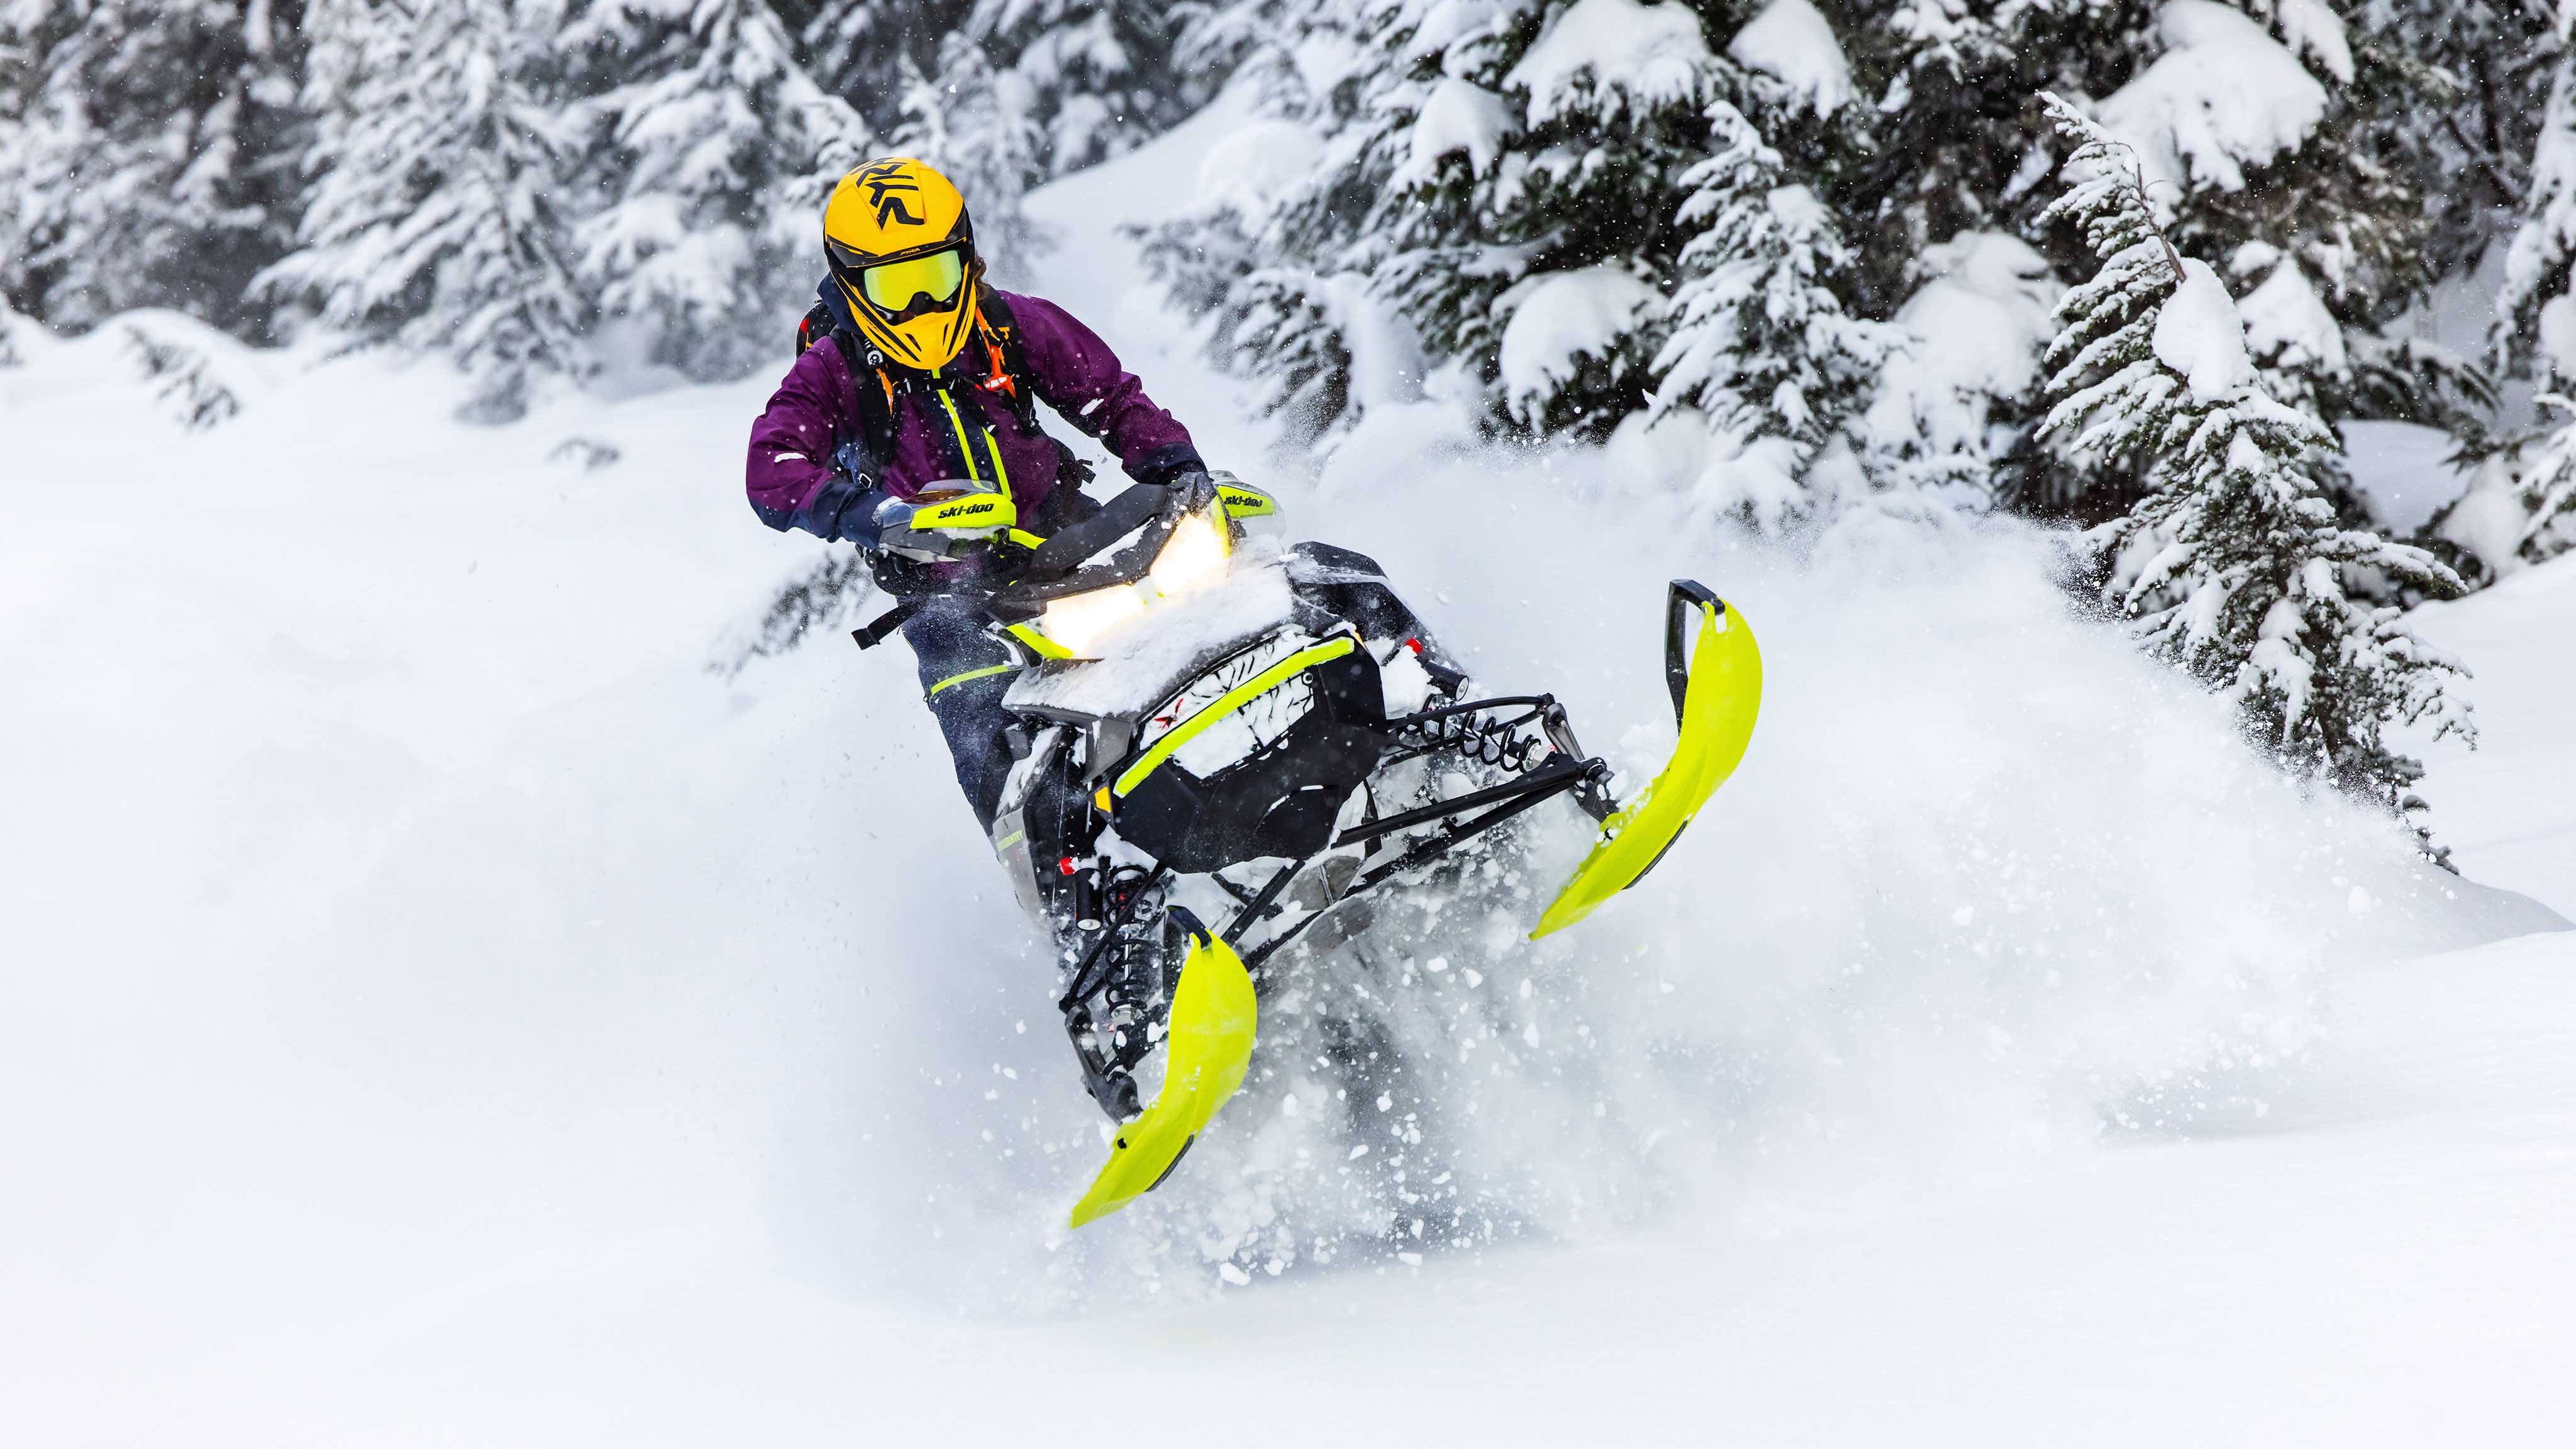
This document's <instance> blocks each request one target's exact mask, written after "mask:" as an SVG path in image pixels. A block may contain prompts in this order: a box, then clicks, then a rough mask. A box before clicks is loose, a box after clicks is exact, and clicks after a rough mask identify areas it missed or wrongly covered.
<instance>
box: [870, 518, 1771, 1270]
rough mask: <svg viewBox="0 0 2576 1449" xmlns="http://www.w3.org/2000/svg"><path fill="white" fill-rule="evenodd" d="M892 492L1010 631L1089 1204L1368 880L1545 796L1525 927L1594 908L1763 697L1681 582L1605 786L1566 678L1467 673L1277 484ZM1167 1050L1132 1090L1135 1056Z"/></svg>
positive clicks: (1555, 923)
mask: <svg viewBox="0 0 2576 1449" xmlns="http://www.w3.org/2000/svg"><path fill="white" fill-rule="evenodd" d="M888 507H889V509H890V510H891V511H892V514H893V515H894V516H885V515H881V520H882V521H883V523H884V525H885V527H884V531H883V535H882V545H881V546H882V547H884V548H886V549H888V550H889V551H892V552H894V553H897V554H898V555H901V556H904V557H908V558H910V559H913V560H916V561H922V562H937V563H940V564H942V565H945V566H946V567H947V569H948V570H949V571H950V574H951V578H950V581H949V582H948V583H947V584H946V585H945V586H944V591H950V592H959V593H967V594H970V595H972V596H973V597H974V598H975V600H976V601H977V602H978V603H979V604H980V606H981V607H982V608H983V609H984V610H985V611H986V612H987V614H988V616H989V618H990V619H991V621H992V622H991V623H990V625H989V626H988V627H989V628H990V629H991V631H992V632H993V633H994V635H995V636H996V637H997V638H999V639H1000V640H1002V641H1003V642H1004V643H1006V645H1007V646H1008V647H1009V648H1010V650H1011V651H1012V655H1013V662H1012V663H1011V664H1010V665H1007V666H1003V668H1006V669H1010V670H1014V671H1016V677H1015V678H1014V679H1013V682H1012V683H1011V685H1010V686H1009V688H1008V691H1007V693H1006V694H1005V695H1004V696H1003V705H1004V708H1005V709H1006V710H1007V711H1008V713H1009V714H1010V716H1011V717H1012V721H1013V722H1012V723H1011V724H1010V726H1009V728H1008V731H1007V742H1008V745H1009V748H1010V751H1011V754H1012V756H1013V759H1014V761H1015V763H1014V764H1013V767H1012V769H1011V772H1010V775H1009V778H1008V781H1007V783H1006V784H1005V786H1004V788H1003V791H1002V799H1001V807H1000V810H999V812H998V814H997V816H996V818H995V820H994V823H993V827H992V845H993V849H994V851H995V853H996V854H997V855H998V856H999V857H1000V859H1001V861H1002V864H1003V866H1004V867H1005V869H1006V870H1007V871H1008V873H1009V876H1010V879H1011V882H1012V885H1013V887H1014V889H1015V891H1016V893H1017V895H1018V898H1019V900H1020V902H1021V904H1022V905H1023V906H1024V907H1026V908H1027V909H1028V910H1029V912H1030V913H1031V914H1032V915H1033V916H1034V917H1035V918H1036V919H1037V920H1038V921H1039V922H1040V923H1041V925H1042V926H1043V928H1044V929H1046V930H1048V931H1049V932H1050V933H1051V934H1052V935H1053V938H1054V940H1055V942H1056V945H1057V947H1058V951H1059V964H1060V968H1061V972H1062V974H1061V977H1060V995H1059V998H1058V1000H1057V1007H1058V1009H1059V1010H1060V1011H1061V1012H1062V1014H1063V1017H1064V1022H1065V1029H1066V1033H1067V1035H1068V1036H1069V1037H1070V1039H1071V1041H1072V1044H1073V1049H1074V1054H1075V1056H1076V1058H1077V1060H1078V1061H1079V1063H1080V1065H1081V1070H1082V1075H1083V1080H1084V1084H1085V1086H1086V1087H1087V1088H1088V1090H1089V1092H1090V1094H1091V1096H1092V1098H1093V1099H1094V1100H1095V1101H1096V1102H1098V1104H1099V1105H1100V1108H1101V1110H1102V1111H1103V1112H1105V1113H1106V1114H1107V1115H1108V1116H1109V1118H1110V1120H1111V1121H1112V1122H1113V1123H1115V1124H1117V1125H1116V1128H1115V1131H1114V1134H1113V1137H1112V1146H1111V1149H1110V1157H1109V1161H1108V1163H1107V1164H1106V1165H1105V1166H1104V1167H1102V1168H1101V1170H1100V1172H1099V1174H1098V1176H1097V1177H1096V1178H1095V1179H1094V1181H1093V1182H1092V1184H1091V1186H1090V1189H1089V1191H1087V1192H1086V1193H1085V1194H1084V1195H1083V1197H1082V1199H1081V1200H1080V1202H1079V1203H1077V1204H1076V1205H1075V1207H1074V1209H1073V1212H1072V1225H1073V1226H1074V1227H1077V1228H1078V1227H1081V1226H1083V1225H1084V1224H1086V1223H1090V1222H1093V1221H1096V1220H1097V1219H1100V1218H1102V1217H1105V1216H1108V1215H1109V1214H1111V1213H1114V1212H1116V1211H1118V1210H1119V1209H1120V1208H1122V1207H1124V1206H1126V1205H1127V1204H1128V1203H1130V1202H1132V1201H1134V1200H1135V1199H1136V1198H1138V1197H1140V1196H1142V1195H1143V1194H1144V1193H1146V1192H1148V1191H1150V1190H1152V1189H1153V1188H1154V1187H1156V1186H1158V1185H1159V1184H1160V1183H1161V1182H1162V1181H1163V1180H1164V1179H1165V1178H1166V1177H1168V1176H1169V1175H1170V1174H1171V1172H1172V1171H1173V1169H1174V1168H1175V1167H1176V1166H1177V1165H1178V1164H1179V1162H1180V1159H1181V1155H1182V1154H1183V1153H1184V1152H1186V1151H1187V1150H1188V1149H1189V1147H1190V1145H1191V1144H1192V1143H1193V1142H1194V1141H1196V1139H1197V1136H1198V1134H1199V1133H1200V1132H1201V1131H1202V1130H1204V1129H1205V1128H1206V1127H1207V1125H1208V1123H1209V1122H1210V1121H1211V1120H1212V1119H1213V1118H1214V1117H1215V1115H1216V1113H1217V1111H1218V1109H1219V1108H1221V1107H1222V1106H1223V1105H1224V1104H1225V1102H1226V1100H1227V1098H1228V1097H1230V1096H1232V1095H1233V1093H1234V1092H1235V1090H1236V1088H1237V1087H1238V1086H1239V1085H1240V1084H1241V1083H1242V1081H1243V1077H1244V1073H1245V1070H1246V1068H1247V1066H1248V1065H1249V1063H1250V1061H1251V1056H1252V1049H1253V1042H1254V1039H1255V1036H1256V1034H1257V1026H1258V1018H1259V1014H1260V1002H1261V999H1262V997H1263V994H1264V988H1265V985H1266V983H1267V981H1268V980H1269V979H1270V973H1271V972H1272V971H1273V970H1274V969H1275V968H1277V967H1278V966H1279V965H1281V964H1282V953H1283V952H1290V951H1296V950H1303V951H1307V952H1318V951H1322V950H1325V949H1329V948H1330V947H1331V946H1332V945H1334V944H1337V943H1340V942H1343V941H1348V940H1351V939H1353V938H1354V937H1356V936H1358V935H1359V934H1360V933H1361V932H1364V931H1365V930H1367V928H1368V926H1369V924H1370V921H1371V920H1372V912H1373V904H1374V903H1375V902H1376V901H1378V900H1379V899H1380V898H1382V897H1383V896H1384V895H1385V894H1386V893H1388V892H1391V891H1405V890H1409V889H1416V888H1419V887H1421V886H1422V885H1423V884H1424V883H1425V882H1426V881H1428V880H1430V879H1431V878H1432V877H1433V876H1434V875H1435V874H1436V873H1438V872H1440V871H1441V870H1443V869H1444V868H1450V867H1454V865H1455V863H1456V862H1457V861H1459V860H1460V859H1462V858H1465V857H1466V856H1467V855H1468V854H1470V853H1471V849H1472V847H1473V846H1474V845H1475V844H1476V843H1477V842H1482V841H1489V840H1491V839H1492V838H1493V836H1494V833H1495V832H1497V831H1498V830H1499V829H1500V828H1501V827H1503V826H1505V825H1506V824H1507V823H1508V822H1513V821H1515V820H1517V819H1519V818H1520V817H1522V816H1523V815H1524V814H1525V813H1526V812H1529V811H1531V810H1532V809H1534V808H1535V807H1537V806H1539V805H1541V804H1542V803H1544V802H1547V801H1550V800H1553V799H1556V798H1558V797H1560V796H1561V797H1565V798H1566V799H1568V800H1570V801H1571V802H1572V804H1573V805H1574V806H1575V807H1577V808H1578V809H1579V810H1580V811H1582V812H1583V813H1584V814H1585V815H1588V816H1589V817H1590V818H1591V820H1592V822H1593V828H1594V830H1595V832H1596V839H1595V842H1594V845H1593V847H1592V850H1591V853H1590V854H1589V855H1588V856H1587V857H1586V858H1585V859H1584V860H1583V862H1582V864H1581V865H1580V866H1579V867H1578V868H1577V869H1576V870H1575V872H1574V873H1573V876H1572V877H1571V879H1569V880H1568V881H1567V882H1566V884H1565V885H1564V887H1563V888H1562V890H1560V891H1559V892H1558V894H1557V895H1556V897H1555V899H1554V900H1553V901H1552V902H1551V903H1550V904H1549V906H1548V907H1547V909H1546V911H1545V912H1544V913H1543V914H1542V915H1541V916H1540V917H1539V920H1538V922H1537V924H1536V926H1535V928H1534V929H1533V930H1532V931H1531V933H1530V934H1531V935H1532V936H1533V937H1538V936H1545V935H1548V934H1550V933H1552V932H1555V931H1559V930H1562V929H1564V928H1566V927H1568V926H1571V925H1573V924H1575V923H1576V922H1578V921H1581V920H1582V919H1583V918H1584V917H1586V916H1588V915H1590V914H1591V913H1592V912H1593V911H1594V910H1595V909H1597V908H1598V907H1599V906H1600V905H1601V904H1602V903H1603V902H1605V901H1607V900H1608V899H1610V897H1612V896H1614V895H1616V894H1618V893H1619V892H1620V891H1622V890H1625V889H1627V888H1628V887H1630V886H1632V885H1635V884H1636V883H1637V882H1638V881H1639V880H1640V879H1641V878H1643V877H1644V876H1645V874H1646V873H1647V872H1648V871H1649V870H1652V869H1653V868H1654V866H1655V865H1656V863H1657V862H1659V861H1660V860H1661V859H1662V858H1663V855H1664V853H1665V852H1666V851H1667V850H1669V849H1670V848H1671V846H1672V844H1673V841H1674V839H1675V838H1676V837H1677V836H1679V835H1680V833H1681V831H1682V829H1683V827H1685V826H1687V825H1688V824H1689V823H1690V821H1691V818H1692V817H1693V815H1695V814H1696V813H1697V812H1698V811H1699V809H1700V807H1701V806H1702V805H1703V804H1705V803H1706V802H1707V801H1708V799H1709V797H1710V796H1711V795H1712V794H1713V793H1714V792H1715V791H1716V789H1717V788H1718V787H1719V786H1720V785H1721V784H1723V783H1724V782H1725V781H1726V779H1727V777H1728V775H1729V774H1730V773H1732V772H1733V770H1734V768H1735V766H1736V764H1737V762H1738V761H1739V760H1740V759H1741V758H1742V757H1743V754H1744V750H1745V747H1746V745H1747V743H1748V742H1749V741H1750V739H1751V736H1752V731H1753V723H1754V716H1755V714H1756V712H1757V710H1758V708H1759V706H1760V702H1761V690H1762V662H1761V655H1760V652H1759V650H1758V648H1757V647H1756V645H1755V642H1754V638H1753V635H1752V632H1751V630H1750V629H1749V628H1747V627H1746V625H1745V623H1744V621H1743V619H1742V617H1741V616H1740V615H1738V614H1737V613H1736V612H1735V611H1734V610H1733V609H1731V608H1729V607H1728V606H1727V604H1726V603H1725V602H1724V601H1723V600H1721V599H1720V598H1719V597H1718V596H1717V595H1716V594H1714V593H1711V592H1710V591H1709V590H1708V589H1707V588H1705V587H1703V586H1701V585H1699V584H1697V583H1694V582H1691V581H1688V580H1677V581H1675V582H1674V583H1673V584H1672V585H1671V592H1670V595H1669V598H1668V601H1667V606H1666V613H1665V629H1664V673H1665V679H1666V683H1667V685H1668V686H1669V688H1670V692H1671V695H1672V700H1673V709H1674V715H1675V718H1676V720H1677V722H1678V724H1679V726H1680V743H1679V746H1678V747H1677V748H1676V750H1675V751H1674V754H1673V756H1672V759H1671V761H1670V763H1669V764H1667V765H1666V766H1665V768H1664V769H1663V771H1662V772H1661V773H1660V774H1659V775H1657V776H1656V778H1655V779H1654V780H1653V781H1652V782H1651V783H1650V784H1648V785H1647V786H1646V787H1645V788H1644V789H1643V790H1641V791H1639V792H1637V793H1636V794H1635V795H1634V796H1633V797H1632V798H1630V799H1628V800H1626V801H1624V802H1623V801H1621V800H1619V799H1618V798H1616V797H1615V796H1614V794H1613V793H1612V787H1613V784H1614V781H1613V778H1612V770H1611V768H1610V766H1609V765H1607V764H1606V763H1604V762H1603V761H1602V760H1600V759H1598V758H1596V757H1593V756H1590V755H1588V754H1586V753H1585V751H1584V750H1583V748H1582V746H1581V745H1580V744H1579V743H1578V742H1577V740H1576V737H1575V734H1574V731H1573V728H1572V726H1571V724H1570V722H1569V721H1568V718H1567V715H1566V711H1565V709H1564V708H1563V706H1561V705H1560V704H1559V703H1558V702H1557V701H1556V699H1555V698H1554V697H1553V696H1550V695H1545V694H1537V695H1509V696H1499V697H1488V698H1472V697H1470V694H1471V691H1470V690H1469V688H1468V683H1469V681H1468V676H1467V673H1466V672H1465V671H1464V670H1463V669H1461V668H1460V667H1458V665H1457V664H1456V663H1455V662H1454V661H1453V660H1452V659H1450V658H1449V657H1448V656H1447V655H1446V654H1445V652H1444V651H1443V650H1441V648H1440V647H1439V645H1438V644H1437V642H1436V641H1434V640H1433V639H1432V638H1431V637H1430V635H1429V634H1428V632H1427V631H1426V630H1425V629H1424V628H1423V626H1422V624H1421V622H1420V620H1419V619H1418V618H1417V617H1416V616H1415V615H1414V614H1413V612H1412V611H1411V610H1410V609H1408V608H1407V607H1406V606H1405V605H1404V603H1403V602H1402V600H1401V599H1399V598H1398V597H1397V596H1396V594H1395V593H1394V591H1393V589H1392V588H1391V587H1390V586H1389V584H1388V582H1387V580H1386V578H1385V576H1384V574H1383V573H1382V572H1381V571H1380V570H1379V569H1378V567H1377V566H1376V565H1375V564H1374V563H1372V562H1371V561H1370V560H1368V559H1367V558H1365V557H1362V556H1361V555H1358V554H1355V553H1351V552H1349V551H1347V550H1343V549H1339V548H1334V547H1332V546H1329V545H1324V544H1317V543H1301V544H1297V545H1294V546H1288V547H1282V546H1280V545H1279V544H1278V543H1277V541H1276V539H1275V531H1276V530H1275V525H1276V521H1277V518H1278V513H1279V508H1278V503H1277V501H1276V500H1275V499H1274V498H1273V497H1271V496H1270V495H1269V494H1266V493H1264V492H1262V491H1260V490H1258V489H1255V488H1252V487H1249V486H1247V485H1245V484H1244V483H1243V482H1242V481H1241V480H1240V479H1238V478H1235V477H1233V476H1232V475H1230V474H1218V475H1215V479H1214V486H1213V488H1212V489H1206V490H1201V496H1199V497H1197V498H1190V497H1187V496H1186V495H1176V494H1174V493H1173V492H1172V491H1170V490H1167V489H1164V488H1160V487H1149V486H1138V487H1134V488H1130V489H1128V490H1127V491H1126V492H1124V493H1122V494H1120V495H1118V496H1117V497H1115V498H1113V499H1111V500H1110V501H1108V502H1107V503H1106V504H1105V505H1103V506H1101V507H1100V508H1099V510H1098V511H1097V512H1096V513H1094V514H1093V515H1091V516H1090V517H1089V518H1087V519H1084V520H1083V521H1081V522H1079V523H1077V524H1074V525H1072V526H1070V527H1066V528H1063V529H1061V530H1059V531H1058V532H1057V533H1055V534H1054V535H1053V536H1052V537H1044V538H1041V537H1038V536H1036V535H1033V534H1029V533H1027V532H1024V531H1022V530H1021V529H1019V528H1018V527H1017V526H1016V525H1017V518H1016V514H1015V511H1014V509H1013V505H1012V502H1011V499H1010V497H1009V496H1008V495H1007V494H1006V493H1002V492H1000V491H998V490H997V489H995V488H993V487H992V486H991V485H988V484H982V483H975V482H968V481H963V480H960V481H954V482H949V483H943V484H940V485H936V486H935V487H933V488H931V489H928V490H925V491H924V492H923V493H921V494H919V495H916V497H915V498H913V499H911V500H908V501H906V502H904V503H901V504H890V505H888ZM894 622H895V616H893V615H889V616H888V617H887V618H886V619H881V620H879V621H878V622H877V623H876V624H874V625H871V626H869V627H867V628H863V629H861V630H859V631H858V634H859V638H860V642H861V644H862V645H866V644H870V643H872V642H874V639H881V638H882V637H884V635H885V633H887V632H889V630H890V628H891V626H892V624H893V623H894ZM872 635H873V638H872V637H871V636H872ZM1158 1048H1159V1051H1160V1055H1161V1081H1160V1090H1159V1091H1158V1092H1156V1093H1155V1094H1154V1095H1153V1096H1152V1098H1151V1100H1150V1101H1147V1100H1146V1099H1145V1098H1144V1096H1143V1093H1142V1092H1141V1090H1140V1085H1139V1075H1138V1074H1139V1072H1140V1070H1143V1069H1145V1068H1146V1067H1147V1066H1148V1064H1149V1062H1150V1060H1151V1058H1152V1057H1153V1056H1154V1054H1155V1052H1156V1050H1157V1049H1158Z"/></svg>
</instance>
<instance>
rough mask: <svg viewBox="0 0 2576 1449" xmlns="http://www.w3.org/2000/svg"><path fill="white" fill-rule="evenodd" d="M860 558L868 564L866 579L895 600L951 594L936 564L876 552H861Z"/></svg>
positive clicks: (945, 578) (880, 551)
mask: <svg viewBox="0 0 2576 1449" xmlns="http://www.w3.org/2000/svg"><path fill="white" fill-rule="evenodd" d="M860 556H861V557H863V558H865V559H866V560H867V561H868V577H870V578H872V579H875V580H876V583H877V587H878V588H880V589H883V590H884V591H885V592H886V593H888V594H891V595H893V596H894V597H895V598H898V599H918V598H924V597H927V596H929V595H932V594H945V593H948V592H950V586H949V581H948V577H947V575H945V574H944V573H942V572H941V571H940V569H939V566H938V565H936V564H926V563H922V562H920V561H919V560H917V559H908V558H905V557H904V556H903V555H901V554H899V553H888V552H886V551H885V550H884V549H879V548H869V549H861V550H860Z"/></svg>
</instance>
